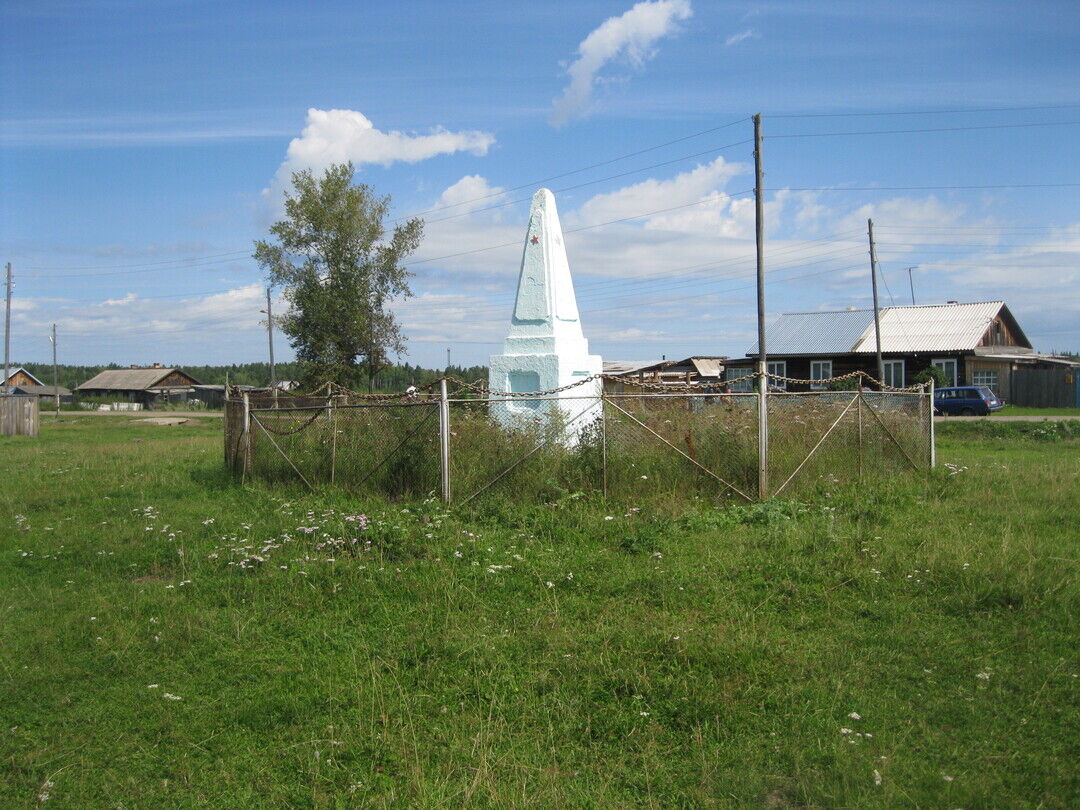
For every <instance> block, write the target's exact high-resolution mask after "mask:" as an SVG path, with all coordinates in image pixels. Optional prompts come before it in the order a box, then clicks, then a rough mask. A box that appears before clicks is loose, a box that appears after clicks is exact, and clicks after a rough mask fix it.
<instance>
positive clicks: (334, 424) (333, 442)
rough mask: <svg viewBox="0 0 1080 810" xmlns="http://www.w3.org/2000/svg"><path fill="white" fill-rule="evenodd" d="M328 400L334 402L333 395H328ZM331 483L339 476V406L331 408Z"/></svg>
mask: <svg viewBox="0 0 1080 810" xmlns="http://www.w3.org/2000/svg"><path fill="white" fill-rule="evenodd" d="M326 401H327V402H330V403H333V397H327V398H326ZM329 413H330V483H331V484H332V483H334V480H335V478H336V477H337V408H336V407H331V408H330V411H329Z"/></svg>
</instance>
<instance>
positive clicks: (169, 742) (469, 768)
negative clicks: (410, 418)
mask: <svg viewBox="0 0 1080 810" xmlns="http://www.w3.org/2000/svg"><path fill="white" fill-rule="evenodd" d="M220 430H221V427H220V422H219V421H218V422H215V421H213V420H206V421H205V422H200V423H198V424H194V425H185V426H181V427H177V428H163V427H152V426H138V425H132V424H130V423H124V424H121V423H119V422H113V421H112V420H101V419H98V418H94V417H90V416H82V417H71V418H70V420H65V421H63V422H62V423H61V424H59V425H51V424H48V423H46V425H45V427H44V429H43V432H42V436H41V438H40V439H39V440H37V441H30V440H21V439H20V440H7V441H4V442H3V443H0V478H2V480H3V481H4V486H3V488H2V490H0V527H2V537H3V538H4V541H3V543H2V546H0V599H2V603H0V604H2V609H3V621H2V623H0V707H2V709H0V712H2V714H3V725H2V726H0V763H2V764H0V769H2V771H0V806H3V807H33V806H37V805H40V804H45V803H46V802H47V804H48V806H49V807H53V806H56V807H79V808H82V807H119V806H121V805H122V806H123V807H128V808H134V807H188V806H191V807H194V806H220V807H277V806H297V807H357V806H374V807H404V806H408V807H442V806H445V807H458V806H480V807H516V806H537V807H564V806H588V807H631V806H635V807H636V806H654V807H671V806H687V807H691V806H692V807H698V806H701V807H709V806H714V807H742V806H763V807H771V808H783V807H882V808H885V807H902V806H927V807H1005V806H1007V807H1032V808H1034V807H1062V808H1064V807H1070V806H1075V805H1076V803H1077V802H1078V801H1080V784H1078V780H1077V775H1076V768H1075V762H1076V755H1077V750H1078V746H1077V736H1076V732H1075V729H1076V728H1077V727H1078V726H1080V722H1078V720H1080V718H1078V712H1077V688H1078V685H1080V678H1077V676H1078V675H1080V658H1078V655H1077V645H1076V641H1077V620H1076V616H1077V615H1078V608H1080V604H1078V599H1077V596H1078V589H1077V578H1076V564H1077V541H1078V540H1080V530H1078V527H1077V521H1076V505H1077V501H1078V496H1080V484H1078V481H1080V452H1078V450H1080V444H1078V443H1077V442H1076V441H1075V440H1071V441H1057V442H1049V441H1037V440H1034V439H1031V438H1025V436H1024V435H1020V434H1018V435H1016V436H1012V435H1010V436H1006V437H982V438H974V439H961V438H950V437H949V436H948V432H947V431H946V432H945V433H946V436H945V438H943V440H942V442H941V446H940V449H939V458H940V459H941V461H942V462H946V463H947V464H949V465H952V466H951V467H944V468H943V469H942V470H941V472H940V474H939V475H935V476H933V477H932V478H931V479H930V480H929V481H928V482H927V481H907V480H904V479H897V480H894V481H892V482H891V483H890V485H889V486H888V487H886V488H884V489H881V490H875V491H872V492H864V493H851V492H830V493H828V494H827V495H826V494H824V493H823V494H822V495H821V496H820V497H818V498H817V499H816V500H814V501H812V502H810V503H806V504H792V503H782V502H768V503H765V504H758V505H754V506H746V507H737V508H731V509H724V510H716V509H702V510H699V511H696V512H692V513H690V514H687V515H683V516H680V517H678V518H672V517H668V516H665V515H660V514H648V515H646V514H642V513H640V512H626V511H625V510H624V509H619V510H614V509H612V510H610V511H609V510H605V509H604V508H603V507H602V505H600V504H595V503H593V504H590V503H582V502H581V501H578V502H575V503H573V504H571V505H570V506H568V507H565V508H559V509H553V508H551V507H537V508H535V509H532V510H528V511H526V512H512V511H509V510H506V511H502V510H499V509H497V508H493V507H490V506H488V507H485V511H482V512H473V513H470V514H468V515H458V514H453V513H447V512H445V511H444V510H443V509H442V508H441V507H440V505H439V504H437V503H434V502H428V503H416V504H407V505H402V504H399V505H388V504H386V503H379V502H374V501H369V502H357V501H355V500H354V499H352V498H350V497H349V496H348V495H346V494H344V493H341V492H327V493H321V494H319V495H311V494H308V493H304V492H301V491H300V490H298V489H276V490H275V489H271V488H266V487H262V486H251V487H247V488H242V487H240V486H238V485H236V484H235V483H234V482H233V481H232V480H231V479H229V478H228V477H227V476H226V475H225V474H224V472H223V470H222V465H221V446H220ZM609 518H610V519H609Z"/></svg>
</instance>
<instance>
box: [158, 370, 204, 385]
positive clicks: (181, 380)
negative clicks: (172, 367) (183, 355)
mask: <svg viewBox="0 0 1080 810" xmlns="http://www.w3.org/2000/svg"><path fill="white" fill-rule="evenodd" d="M189 385H198V383H197V382H196V381H195V379H194V378H193V377H189V376H188V375H187V374H185V373H184V372H182V371H174V372H172V374H170V375H168V376H167V377H165V379H163V380H161V381H159V382H156V383H154V388H172V387H185V388H186V387H187V386H189Z"/></svg>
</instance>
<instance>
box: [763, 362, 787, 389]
mask: <svg viewBox="0 0 1080 810" xmlns="http://www.w3.org/2000/svg"><path fill="white" fill-rule="evenodd" d="M765 370H766V371H768V372H769V373H770V374H775V375H776V376H777V377H786V376H787V360H766V361H765ZM769 388H779V389H781V390H785V391H786V390H787V381H786V380H769Z"/></svg>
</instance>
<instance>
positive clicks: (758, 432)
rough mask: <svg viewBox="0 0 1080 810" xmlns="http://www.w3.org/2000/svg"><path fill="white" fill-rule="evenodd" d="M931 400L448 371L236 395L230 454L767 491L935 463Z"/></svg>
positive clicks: (408, 485) (330, 475)
mask: <svg viewBox="0 0 1080 810" xmlns="http://www.w3.org/2000/svg"><path fill="white" fill-rule="evenodd" d="M619 381H620V382H622V383H624V388H628V386H626V380H623V379H620V380H619ZM448 382H449V383H450V385H449V386H448V385H447V383H448ZM451 388H453V389H454V390H452V391H451V390H450V389H451ZM762 396H764V397H765V405H766V407H765V408H760V402H761V399H760V398H761V397H762ZM932 402H933V393H932V390H931V389H929V388H927V389H923V388H916V389H907V390H885V391H882V390H866V389H862V388H859V389H856V390H851V391H809V392H802V393H787V392H779V391H766V392H765V393H764V394H762V393H761V392H758V393H732V392H728V391H723V390H722V391H717V390H709V389H708V388H706V387H697V388H693V389H690V388H686V389H683V390H665V388H664V387H662V386H655V385H647V386H644V387H642V388H641V389H640V390H637V389H630V390H629V392H627V391H626V390H624V391H623V392H620V393H607V392H603V391H602V390H601V380H600V379H599V378H590V379H589V380H586V381H583V383H579V384H578V385H577V386H573V387H572V388H570V389H562V390H559V391H553V392H544V393H543V394H528V395H520V394H509V393H506V392H497V391H489V390H487V389H486V388H484V387H482V386H479V385H469V384H463V383H459V382H458V381H447V380H444V381H442V382H441V387H440V390H439V391H438V392H434V391H424V392H414V393H411V394H409V395H400V396H391V397H387V396H371V395H365V394H357V393H355V392H349V391H344V390H342V389H337V388H333V387H327V388H326V389H325V390H324V391H323V392H319V393H316V394H313V395H308V396H299V397H291V396H281V395H278V396H273V397H272V396H270V395H267V394H243V395H239V394H233V395H230V397H229V399H228V400H227V402H226V410H225V458H226V462H227V463H228V464H229V466H230V467H231V468H232V469H233V470H234V471H236V472H237V473H238V474H239V475H241V476H243V477H245V478H246V477H250V478H255V479H261V480H267V481H284V482H292V481H295V482H302V483H303V484H306V485H307V486H308V487H311V488H312V489H314V488H316V487H318V486H320V485H326V484H335V485H339V486H342V487H345V488H348V489H349V490H351V491H354V492H357V493H363V494H379V495H382V496H386V497H389V498H393V499H405V498H414V497H427V496H430V495H437V496H439V497H441V498H442V499H443V500H445V501H447V502H455V503H466V502H470V501H476V500H483V499H488V498H495V499H498V500H501V501H511V502H525V501H532V502H537V501H539V502H556V501H559V500H560V499H563V498H574V497H578V496H580V495H581V494H585V493H599V494H603V495H604V496H605V497H607V498H610V499H613V500H615V501H617V502H620V503H627V504H640V503H645V502H649V501H655V500H657V499H661V500H671V501H685V500H688V499H693V500H703V501H708V502H721V501H726V500H731V499H735V500H744V501H753V500H758V499H762V498H765V497H773V496H786V495H795V494H798V493H803V492H806V491H807V490H813V489H819V488H832V487H836V486H839V485H844V484H851V483H854V482H858V481H860V480H863V479H866V478H869V477H882V476H888V475H894V474H896V473H899V472H902V471H904V470H924V469H928V468H929V467H931V466H933V465H934V433H933V416H932ZM762 437H765V441H766V450H767V452H765V453H761V452H760V440H761V438H762ZM763 463H764V466H763Z"/></svg>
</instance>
